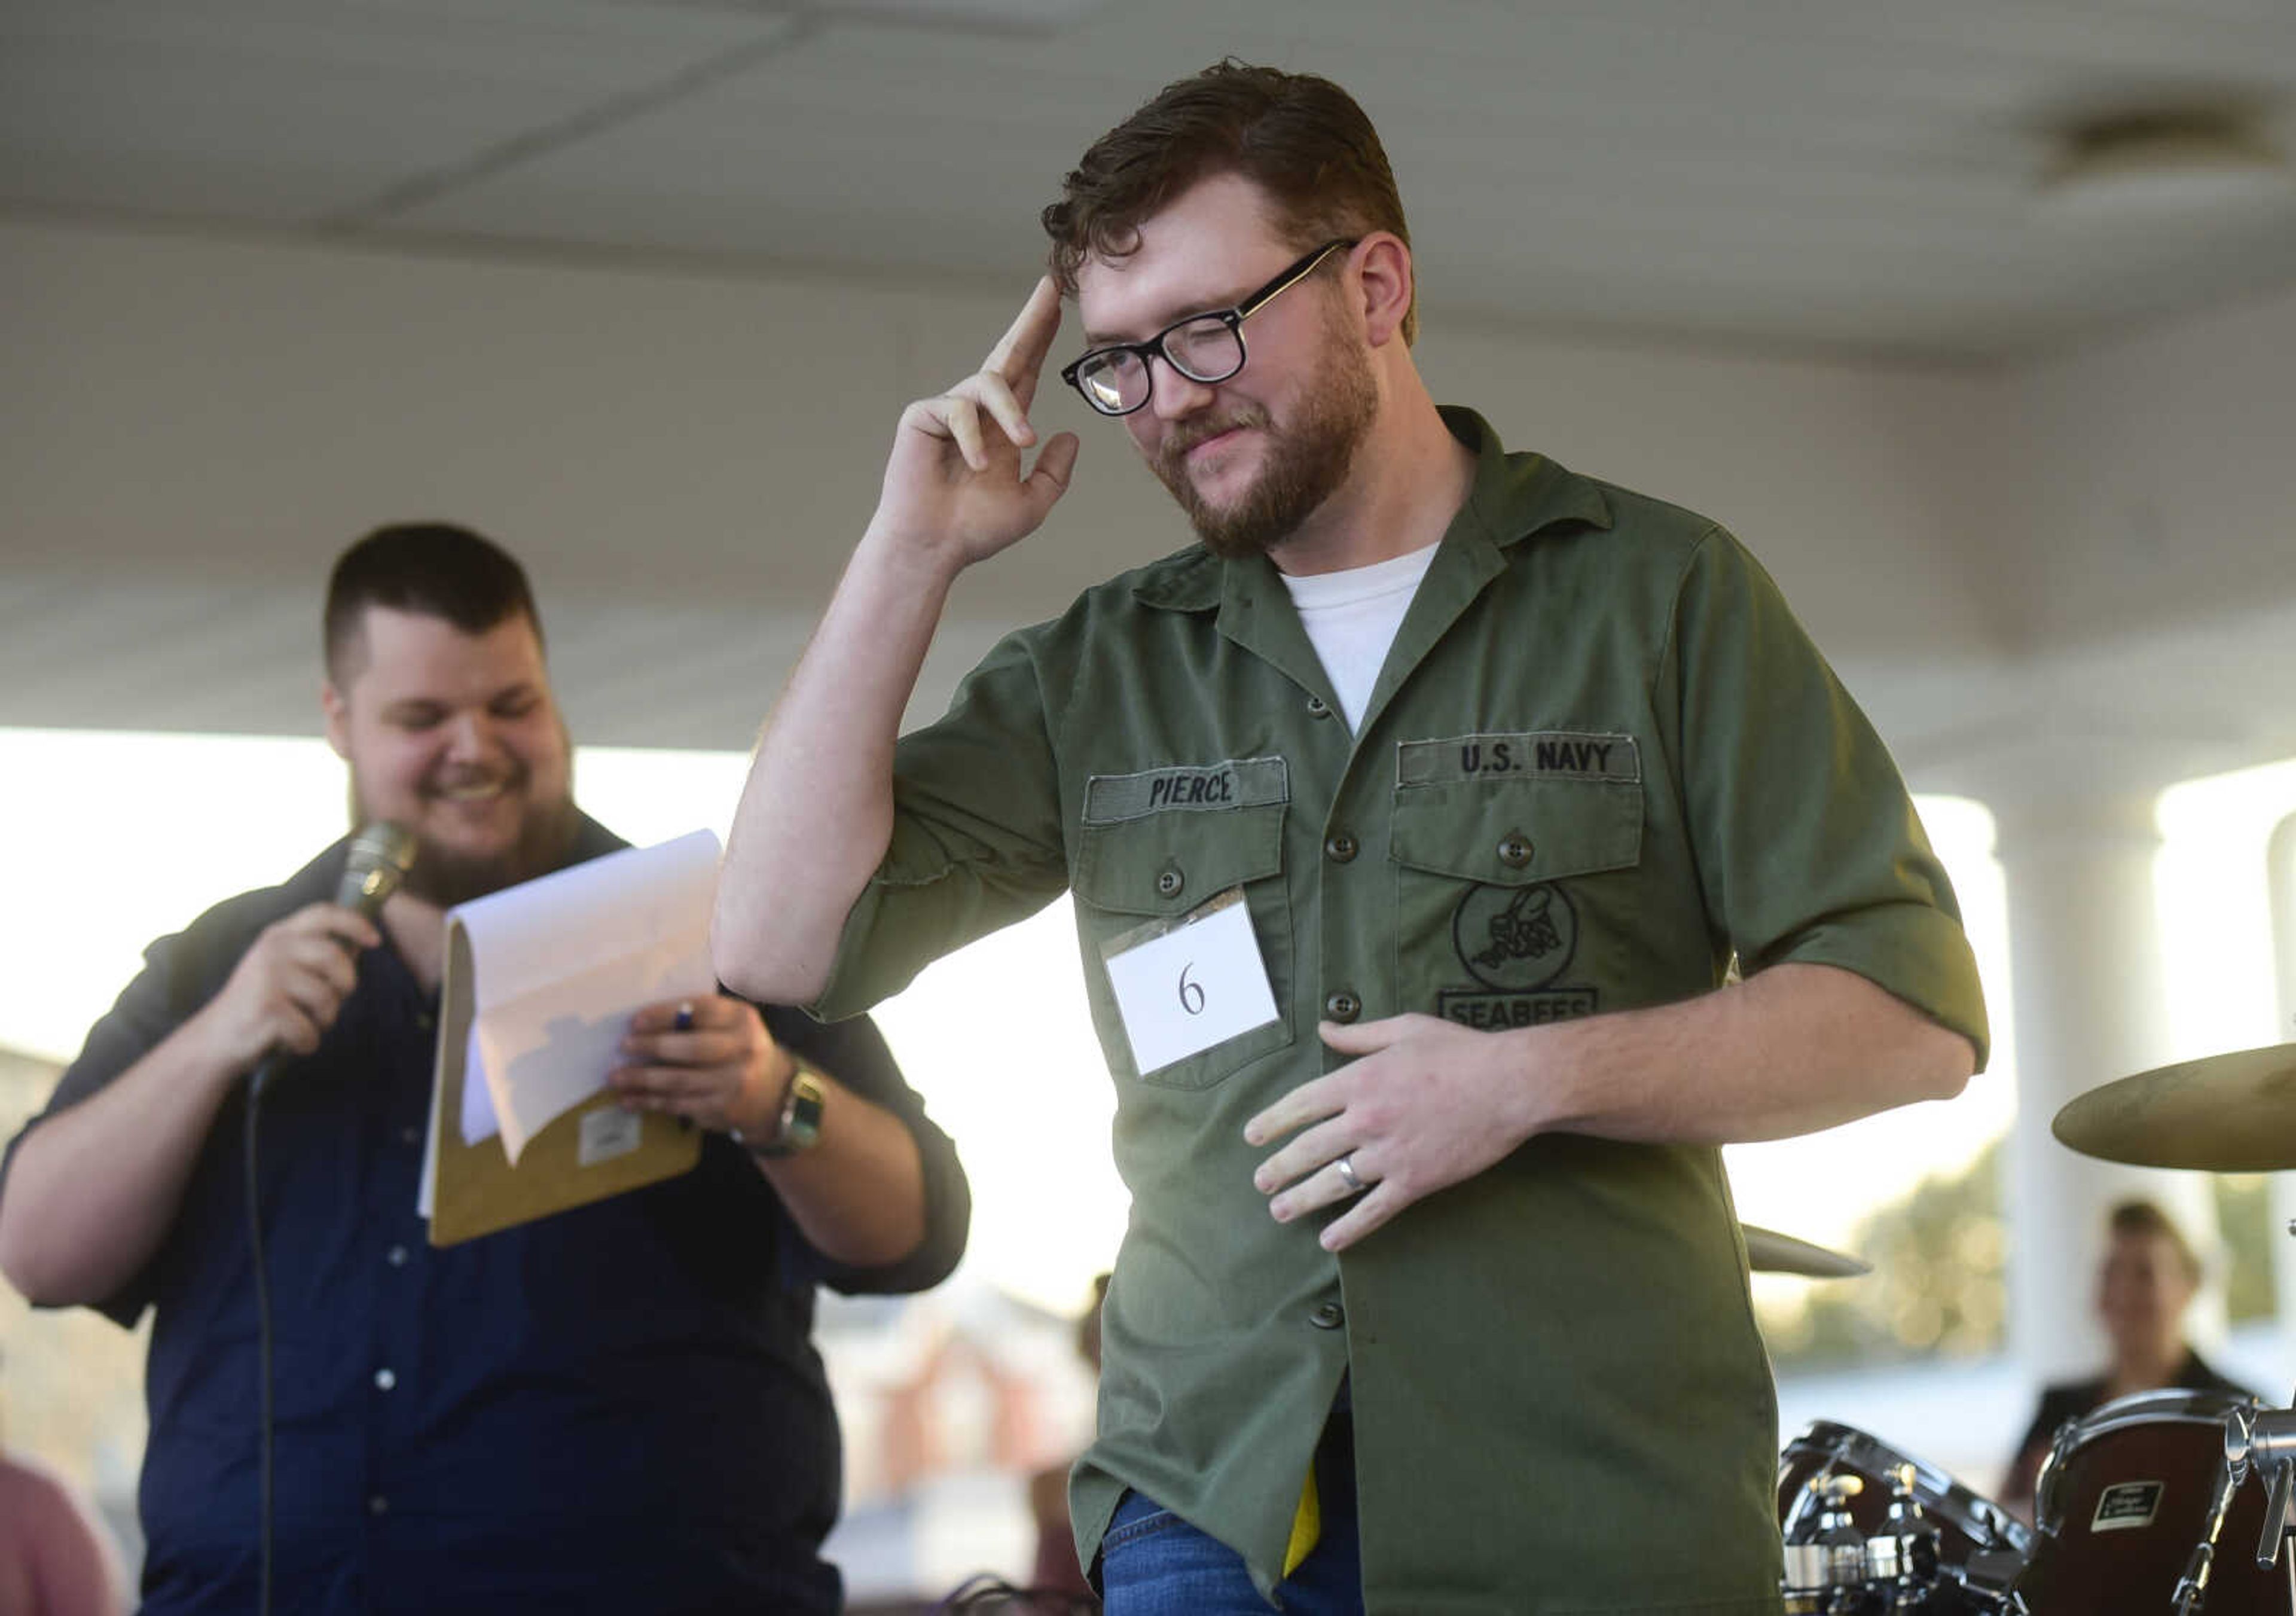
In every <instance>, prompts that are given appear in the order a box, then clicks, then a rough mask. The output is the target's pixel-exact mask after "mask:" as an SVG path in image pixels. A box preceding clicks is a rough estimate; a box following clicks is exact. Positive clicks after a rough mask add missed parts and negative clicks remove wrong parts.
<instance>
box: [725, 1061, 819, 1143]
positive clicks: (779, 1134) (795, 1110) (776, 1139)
mask: <svg viewBox="0 0 2296 1616" xmlns="http://www.w3.org/2000/svg"><path fill="white" fill-rule="evenodd" d="M822 1097H823V1094H822V1087H821V1074H820V1073H819V1072H817V1071H816V1070H813V1069H812V1068H811V1067H809V1066H808V1065H807V1064H806V1063H805V1062H802V1061H799V1062H797V1069H796V1070H794V1071H792V1072H791V1074H790V1081H789V1090H788V1092H787V1093H786V1094H784V1095H783V1096H782V1114H781V1120H780V1121H779V1122H777V1123H775V1126H774V1131H773V1134H772V1136H771V1137H769V1138H765V1139H750V1140H745V1141H743V1143H744V1144H748V1145H749V1147H750V1149H751V1150H752V1151H754V1152H756V1153H758V1155H760V1156H794V1155H796V1154H798V1153H799V1152H800V1151H809V1150H811V1149H812V1148H813V1147H814V1146H815V1145H816V1144H819V1143H820V1142H821V1102H822Z"/></svg>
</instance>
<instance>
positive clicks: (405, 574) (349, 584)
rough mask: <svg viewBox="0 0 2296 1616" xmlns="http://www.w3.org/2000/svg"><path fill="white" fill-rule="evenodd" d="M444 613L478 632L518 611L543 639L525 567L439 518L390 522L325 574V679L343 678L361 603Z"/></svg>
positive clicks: (362, 617)
mask: <svg viewBox="0 0 2296 1616" xmlns="http://www.w3.org/2000/svg"><path fill="white" fill-rule="evenodd" d="M370 606H388V607H389V608H390V609H391V610H393V611H414V612H420V613H421V614H422V615H423V616H425V617H435V618H443V619H446V620H447V622H450V623H452V624H454V625H455V628H459V629H461V630H462V631H463V633H465V634H484V633H485V632H486V631H487V630H488V629H489V628H494V627H495V626H496V624H498V623H503V622H506V621H508V620H509V619H512V618H513V617H519V616H523V617H524V618H525V619H526V620H527V621H528V622H529V623H531V624H532V625H533V626H534V637H535V639H536V640H537V642H538V641H540V640H541V638H542V614H541V613H540V612H539V611H536V610H535V605H534V591H533V590H532V589H531V588H529V587H528V585H527V581H526V569H525V568H523V567H521V566H520V565H519V564H518V562H517V561H516V559H515V558H513V557H512V555H511V554H510V552H509V551H507V550H505V549H504V548H503V547H502V546H500V545H498V544H496V543H495V542H494V540H492V539H490V538H487V537H483V536H482V535H480V534H477V533H474V532H472V531H471V529H468V528H463V527H457V526H455V524H454V523H452V522H444V521H407V522H393V523H391V524H390V525H389V526H387V527H381V528H377V529H375V530H374V531H373V532H372V533H370V534H368V535H367V536H366V537H365V538H362V539H360V540H359V541H358V542H357V544H355V545H353V546H351V547H350V548H349V549H348V550H346V551H344V552H343V553H342V554H341V555H340V556H339V557H338V558H337V559H336V561H335V570H334V571H333V572H332V573H331V574H330V575H329V576H328V578H327V609H326V615H325V619H324V624H325V653H326V659H327V677H329V678H330V679H332V680H333V681H334V682H335V683H336V684H337V685H342V684H344V683H345V682H346V681H347V680H348V677H349V675H348V665H349V662H350V660H351V657H352V653H353V652H354V651H355V650H356V648H357V644H358V641H359V636H360V634H361V632H362V630H363V629H364V628H365V621H366V612H367V608H369V607H370Z"/></svg>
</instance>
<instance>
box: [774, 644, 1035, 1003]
mask: <svg viewBox="0 0 2296 1616" xmlns="http://www.w3.org/2000/svg"><path fill="white" fill-rule="evenodd" d="M1044 632H1045V630H1043V629H1037V630H1022V631H1021V633H1019V634H1015V635H1013V636H1008V637H1007V638H1006V639H1005V641H1004V642H1003V644H1000V645H998V646H997V647H996V650H995V651H993V652H990V653H989V655H988V657H987V658H986V659H985V660H982V662H981V663H980V666H979V667H977V668H976V669H973V670H972V673H971V674H969V675H968V676H966V677H965V680H964V684H963V685H961V686H959V688H958V690H957V693H956V695H955V699H954V700H953V701H951V703H950V705H949V710H948V712H947V715H946V716H944V717H943V718H941V719H939V721H938V722H937V723H935V724H933V725H931V726H929V727H927V728H925V729H922V730H917V731H914V732H912V733H911V734H907V735H905V736H903V737H902V738H901V741H900V743H899V746H898V749H897V750H896V751H895V753H894V762H893V774H894V786H893V792H894V809H895V819H894V829H893V839H892V843H891V845H890V847H889V848H888V849H886V853H885V857H884V858H883V860H882V861H881V863H880V864H879V865H878V868H877V872H876V874H875V875H874V876H873V878H872V879H871V881H870V882H869V885H868V887H867V888H866V889H865V890H864V891H863V892H862V894H861V896H860V898H858V899H857V900H856V902H855V903H854V906H853V908H852V910H851V912H850V913H849V915H847V916H846V922H845V930H844V931H843V933H842V935H841V937H840V939H839V944H838V952H837V958H836V961H835V964H833V965H832V969H831V975H830V982H829V986H828V987H827V988H825V989H824V991H823V993H822V994H821V996H820V997H818V998H817V999H816V1000H815V1002H814V1004H813V1005H812V1006H811V1009H812V1010H813V1013H815V1014H816V1015H819V1016H823V1017H824V1018H835V1017H840V1016H847V1015H851V1014H854V1013H857V1012H858V1011H861V1010H865V1009H867V1008H868V1007H869V1006H870V1005H874V1004H876V1003H878V1002H879V1001H881V1000H882V999H885V998H887V997H890V996H891V995H893V994H896V993H898V992H899V991H900V990H901V989H902V988H906V987H907V986H908V985H909V983H910V981H911V980H914V978H915V976H916V973H917V972H919V971H922V969H923V968H924V967H925V966H926V965H928V964H931V962H933V961H934V960H936V959H939V958H940V957H941V956H943V955H945V954H947V953H950V952H952V951H953V950H955V949H956V948H960V947H964V945H965V944H966V943H969V942H971V941H972V940H973V939H976V938H980V937H984V936H986V935H988V933H989V932H991V931H996V930H998V929H1000V928H1002V927H1005V926H1009V925H1012V924H1013V923H1015V922H1017V921H1021V920H1025V919H1027V918H1028V917H1029V915H1033V914H1035V913H1036V912H1037V910H1039V909H1041V908H1043V907H1044V906H1046V904H1048V903H1050V902H1051V901H1052V900H1053V899H1054V898H1057V897H1059V896H1060V894H1061V893H1062V891H1064V890H1067V887H1068V863H1067V854H1066V851H1065V844H1064V841H1063V838H1062V825H1061V811H1060V783H1059V780H1060V775H1059V768H1058V765H1057V763H1056V761H1055V757H1054V743H1053V736H1052V729H1051V726H1052V725H1053V724H1054V721H1055V720H1054V718H1053V717H1052V716H1051V715H1050V714H1049V713H1048V711H1047V704H1046V699H1045V686H1044V681H1043V678H1042V677H1041V674H1040V669H1039V666H1038V663H1037V657H1036V655H1035V652H1034V647H1033V642H1034V641H1035V639H1036V638H1037V636H1039V635H1041V634H1042V633H1044Z"/></svg>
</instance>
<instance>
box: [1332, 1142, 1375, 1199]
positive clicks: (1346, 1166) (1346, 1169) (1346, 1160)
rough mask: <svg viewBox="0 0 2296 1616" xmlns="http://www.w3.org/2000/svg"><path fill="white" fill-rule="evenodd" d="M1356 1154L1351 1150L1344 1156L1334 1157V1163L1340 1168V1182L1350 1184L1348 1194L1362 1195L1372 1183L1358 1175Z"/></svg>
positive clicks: (1334, 1165)
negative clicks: (1367, 1182)
mask: <svg viewBox="0 0 2296 1616" xmlns="http://www.w3.org/2000/svg"><path fill="white" fill-rule="evenodd" d="M1355 1156H1356V1153H1355V1152H1353V1151H1349V1153H1347V1154H1346V1155H1344V1156H1339V1157H1334V1158H1333V1161H1332V1165H1333V1167H1335V1168H1338V1169H1340V1182H1341V1184H1344V1185H1347V1186H1348V1194H1350V1195H1360V1194H1363V1193H1364V1192H1365V1190H1367V1189H1369V1188H1371V1185H1368V1184H1365V1182H1364V1181H1363V1180H1362V1179H1360V1178H1358V1177H1356V1161H1355Z"/></svg>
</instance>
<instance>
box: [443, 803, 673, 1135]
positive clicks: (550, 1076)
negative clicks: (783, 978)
mask: <svg viewBox="0 0 2296 1616" xmlns="http://www.w3.org/2000/svg"><path fill="white" fill-rule="evenodd" d="M717 855H718V846H717V835H716V833H714V832H710V831H696V832H694V833H692V834H691V835H686V836H680V837H678V838H677V839H676V840H675V841H665V842H663V843H661V844H660V846H657V847H651V848H632V849H627V850H625V851H623V852H619V853H610V854H608V855H607V856H606V857H603V858H594V859H592V860H590V861H589V862H588V863H586V864H578V865H574V866H573V867H572V868H570V869H565V870H561V871H559V872H558V873H557V874H554V875H545V876H544V877H542V878H541V879H540V880H538V881H529V882H524V883H522V884H521V885H519V886H515V887H510V888H506V889H504V890H502V891H500V892H495V893H490V894H489V895H488V896H487V897H485V898H477V899H474V900H473V901H471V902H470V903H466V904H462V905H459V906H456V907H455V908H454V909H453V910H451V911H449V912H448V915H447V921H448V923H449V924H459V925H461V926H462V928H463V932H464V934H465V935H466V936H467V937H468V939H469V940H470V947H471V977H472V981H471V996H472V1005H473V1010H474V1014H473V1015H472V1018H471V1051H470V1059H469V1063H468V1064H467V1065H466V1066H465V1069H464V1073H463V1096H464V1103H463V1115H462V1117H461V1118H460V1119H459V1120H458V1122H459V1126H460V1128H461V1129H462V1134H463V1143H464V1144H476V1143H478V1141H479V1140H480V1139H483V1138H485V1137H487V1136H488V1134H489V1133H490V1132H492V1131H493V1129H494V1128H499V1129H500V1131H501V1134H502V1140H503V1148H504V1150H505V1151H506V1152H507V1153H509V1156H510V1160H511V1161H512V1165H515V1164H516V1163H517V1161H518V1159H519V1156H520V1153H521V1152H523V1151H524V1150H525V1149H526V1145H527V1141H529V1139H531V1138H533V1137H534V1136H535V1135H536V1134H537V1133H539V1132H540V1131H541V1130H542V1129H543V1128H545V1126H547V1125H548V1124H549V1123H550V1122H551V1121H552V1120H554V1119H556V1118H558V1117H561V1116H563V1115H564V1114H565V1113H566V1112H569V1111H570V1110H572V1109H573V1108H574V1107H575V1106H577V1105H578V1104H580V1103H582V1102H583V1101H584V1100H586V1099H588V1098H589V1097H590V1096H591V1095H594V1094H596V1093H597V1092H598V1091H599V1090H600V1089H602V1088H603V1087H605V1085H606V1073H607V1072H609V1071H610V1070H612V1069H613V1068H614V1067H615V1066H617V1065H619V1064H620V1060H621V1055H620V1048H621V1041H622V1037H623V1035H624V1034H625V1033H626V1032H627V1030H628V1028H629V1018H630V1013H631V1012H632V1011H634V1010H636V1009H638V1008H639V1007H641V1006H642V1005H651V1004H655V1003H658V1002H660V1001H661V1000H664V999H677V998H693V997H701V996H703V995H706V994H709V993H714V992H716V991H717V979H716V978H715V977H714V976H713V975H712V974H711V972H710V970H709V906H710V902H711V899H712V898H713V897H714V896H715V894H716V891H717ZM481 1072H483V1074H484V1079H485V1080H484V1082H483V1083H480V1082H475V1081H473V1080H472V1079H475V1078H477V1077H478V1076H479V1075H480V1073H481ZM473 1090H478V1091H480V1092H481V1093H482V1095H483V1100H482V1101H481V1102H479V1103H473V1102H472V1100H471V1094H472V1092H473ZM489 1122H491V1123H492V1124H493V1128H489V1126H488V1124H489Z"/></svg>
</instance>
